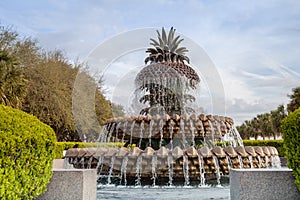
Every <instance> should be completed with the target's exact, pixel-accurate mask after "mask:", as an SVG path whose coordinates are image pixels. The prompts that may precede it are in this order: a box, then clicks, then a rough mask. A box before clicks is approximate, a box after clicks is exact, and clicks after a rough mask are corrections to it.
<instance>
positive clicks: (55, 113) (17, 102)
mask: <svg viewBox="0 0 300 200" xmlns="http://www.w3.org/2000/svg"><path fill="white" fill-rule="evenodd" d="M68 60H69V59H68V58H66V57H65V56H64V54H63V53H62V52H61V51H59V50H55V51H51V52H47V51H45V50H43V49H42V48H41V47H39V46H38V42H37V41H35V40H33V39H31V38H21V37H20V35H19V34H18V33H17V32H15V31H14V30H12V28H11V27H5V26H1V24H0V104H4V105H7V106H11V107H13V108H17V109H20V110H23V111H25V112H27V113H30V114H32V115H34V116H36V117H37V118H39V119H40V120H41V121H42V122H44V123H46V124H48V125H49V126H50V127H52V129H53V130H54V131H55V132H56V136H57V140H58V141H80V137H79V134H78V131H77V129H76V127H75V123H74V118H73V115H72V92H73V86H74V81H75V78H76V76H77V75H78V74H83V75H84V76H82V77H85V79H86V81H87V82H88V83H90V85H94V86H95V88H96V89H95V90H96V91H95V102H96V104H95V108H94V109H95V113H96V116H97V119H98V121H99V124H100V125H103V124H104V122H105V119H107V118H110V117H113V115H114V114H116V113H117V114H118V115H119V116H122V115H124V112H123V108H122V106H120V105H114V104H112V103H111V102H110V101H109V100H107V99H105V97H104V95H103V91H102V87H101V86H102V82H103V80H100V81H99V80H96V79H95V78H94V77H93V76H91V75H90V73H89V71H88V67H87V65H86V64H84V63H76V64H71V63H70V62H69V61H68ZM83 99H84V98H83ZM112 107H114V111H115V112H114V113H113V112H112ZM82 110H83V111H82V112H84V106H83V109H82ZM86 122H87V123H88V122H89V119H86ZM80 131H81V132H84V135H85V136H87V138H88V140H90V141H93V140H95V139H96V138H97V137H98V135H97V133H99V130H97V131H95V130H94V131H91V130H85V129H81V130H80Z"/></svg>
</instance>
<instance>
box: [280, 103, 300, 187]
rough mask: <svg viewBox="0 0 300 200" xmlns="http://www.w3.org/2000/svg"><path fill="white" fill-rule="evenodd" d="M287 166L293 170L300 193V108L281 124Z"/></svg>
mask: <svg viewBox="0 0 300 200" xmlns="http://www.w3.org/2000/svg"><path fill="white" fill-rule="evenodd" d="M281 128H282V131H283V139H284V149H285V156H286V158H287V161H288V163H287V166H288V167H289V168H291V169H292V170H293V175H294V176H295V183H296V185H297V187H298V189H299V191H300V108H298V109H297V110H295V111H294V112H292V113H290V114H289V115H288V116H287V117H286V118H285V119H283V120H282V122H281Z"/></svg>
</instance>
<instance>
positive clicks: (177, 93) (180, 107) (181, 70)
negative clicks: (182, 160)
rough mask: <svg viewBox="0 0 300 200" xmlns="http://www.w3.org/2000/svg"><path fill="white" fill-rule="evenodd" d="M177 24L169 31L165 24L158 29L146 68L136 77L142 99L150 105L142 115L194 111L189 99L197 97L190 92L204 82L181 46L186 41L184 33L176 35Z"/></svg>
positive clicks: (180, 113) (148, 51)
mask: <svg viewBox="0 0 300 200" xmlns="http://www.w3.org/2000/svg"><path fill="white" fill-rule="evenodd" d="M175 30H176V29H173V27H172V28H171V29H170V31H169V33H168V34H167V33H166V31H165V29H164V28H162V31H161V33H160V32H159V31H157V38H158V40H155V39H152V38H151V39H150V40H151V43H150V44H151V45H152V46H153V47H151V48H148V49H147V51H146V53H149V55H148V57H147V58H146V59H145V64H148V63H150V64H149V65H147V66H146V67H145V68H143V69H142V70H141V71H140V72H139V74H138V75H137V77H136V79H135V84H136V86H137V88H138V90H140V91H139V92H141V94H143V95H142V97H141V98H140V99H139V102H140V103H142V104H146V105H148V107H146V108H143V109H142V110H141V112H140V114H142V115H147V114H150V115H153V114H155V113H163V114H168V115H171V116H172V115H174V114H177V115H182V114H191V113H194V110H193V109H192V108H191V107H188V106H187V104H188V103H189V102H194V101H195V97H194V96H193V95H192V94H190V93H191V91H192V90H195V89H196V87H197V85H198V84H199V83H200V78H199V76H198V75H197V73H196V72H195V70H194V69H193V68H191V67H190V66H189V65H188V64H189V62H190V60H189V58H188V57H187V56H186V55H185V53H187V52H188V50H187V49H186V48H185V47H180V43H181V42H182V41H183V39H182V38H180V36H179V35H178V36H176V37H175Z"/></svg>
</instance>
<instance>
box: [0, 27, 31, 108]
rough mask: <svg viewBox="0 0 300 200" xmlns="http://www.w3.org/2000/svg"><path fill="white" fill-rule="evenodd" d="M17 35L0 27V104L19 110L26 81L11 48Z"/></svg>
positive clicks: (24, 94) (25, 89)
mask: <svg viewBox="0 0 300 200" xmlns="http://www.w3.org/2000/svg"><path fill="white" fill-rule="evenodd" d="M16 37H17V34H16V33H14V32H10V31H9V30H7V29H5V28H4V27H1V26H0V104H1V103H2V104H4V105H8V106H11V107H14V108H19V109H20V108H21V107H22V103H23V100H24V97H25V96H26V91H27V79H26V78H25V77H24V74H23V69H22V67H21V66H20V64H19V62H18V58H17V57H16V55H15V51H14V50H13V49H12V48H11V46H12V45H13V41H14V40H15V39H16Z"/></svg>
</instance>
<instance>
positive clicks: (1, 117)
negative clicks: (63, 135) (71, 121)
mask: <svg viewBox="0 0 300 200" xmlns="http://www.w3.org/2000/svg"><path fill="white" fill-rule="evenodd" d="M55 141H56V137H55V133H54V131H53V130H52V129H51V128H50V127H49V126H47V125H45V124H43V123H42V122H41V121H39V120H38V119H37V118H36V117H34V116H32V115H29V114H26V113H24V112H22V111H19V110H16V109H13V108H10V107H6V106H3V105H0V199H13V200H15V199H33V198H35V197H37V196H39V195H40V194H42V193H43V192H44V191H45V190H46V186H47V184H48V183H49V181H50V179H51V177H52V161H53V159H54V145H55Z"/></svg>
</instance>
